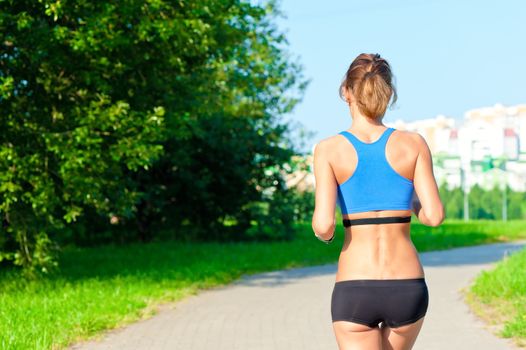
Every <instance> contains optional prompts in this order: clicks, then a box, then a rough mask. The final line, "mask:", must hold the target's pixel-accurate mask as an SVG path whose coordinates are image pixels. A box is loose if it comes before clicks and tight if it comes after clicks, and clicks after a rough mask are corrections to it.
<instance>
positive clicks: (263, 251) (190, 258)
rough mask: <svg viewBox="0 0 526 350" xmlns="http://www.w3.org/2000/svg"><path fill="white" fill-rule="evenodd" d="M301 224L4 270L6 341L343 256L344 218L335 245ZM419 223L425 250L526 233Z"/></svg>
mask: <svg viewBox="0 0 526 350" xmlns="http://www.w3.org/2000/svg"><path fill="white" fill-rule="evenodd" d="M298 227H299V231H300V233H299V234H298V238H297V239H296V240H294V241H293V242H274V243H180V242H157V243H150V244H130V245H127V246H114V245H108V246H103V247H97V248H82V249H80V248H71V247H70V248H67V249H65V250H64V251H63V253H62V254H61V256H60V266H61V268H60V272H59V273H57V274H54V275H52V276H49V277H47V278H46V279H44V280H40V281H34V282H29V283H28V282H25V281H24V280H23V279H22V278H21V277H20V276H19V275H17V274H16V273H15V272H14V271H0V288H1V289H0V305H1V307H0V349H61V348H65V347H66V346H67V345H69V344H71V343H74V342H77V341H79V340H82V339H86V338H90V337H92V336H94V335H98V334H101V333H102V332H101V331H103V330H105V329H109V328H113V327H118V326H121V325H125V324H127V323H130V322H132V321H135V320H138V319H140V318H143V317H149V316H150V315H152V314H153V313H155V311H156V307H157V306H158V305H159V304H160V303H163V302H168V301H176V300H179V299H181V298H184V297H185V296H188V295H190V294H194V293H197V292H198V291H199V290H201V289H204V288H209V287H212V286H217V285H222V284H226V283H229V282H231V281H233V280H235V279H237V278H239V277H240V276H241V275H243V274H252V273H257V272H263V271H271V270H277V269H287V268H293V267H300V266H311V265H319V264H325V263H336V262H337V259H338V255H339V252H340V249H341V246H342V242H343V227H341V225H339V227H338V229H337V232H336V238H335V240H334V242H333V243H332V244H329V245H326V244H323V243H322V242H320V241H318V240H317V239H316V238H315V237H314V234H313V233H312V230H311V227H310V223H306V224H301V225H298ZM411 230H412V239H413V241H414V243H415V246H416V247H417V249H418V250H419V251H420V252H423V251H428V250H437V249H446V248H451V247H457V246H467V245H476V244H484V243H491V242H499V241H506V240H514V239H519V238H526V222H525V221H521V222H519V221H509V222H507V223H503V222H491V221H476V222H472V223H468V224H466V223H464V222H462V221H451V222H445V223H444V224H442V225H441V226H440V227H426V226H423V225H420V224H418V223H416V222H415V223H413V224H412V227H411Z"/></svg>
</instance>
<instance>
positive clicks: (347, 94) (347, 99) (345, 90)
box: [343, 86, 352, 104]
mask: <svg viewBox="0 0 526 350" xmlns="http://www.w3.org/2000/svg"><path fill="white" fill-rule="evenodd" d="M343 94H344V96H345V102H347V104H351V101H352V94H351V93H350V91H349V89H348V88H347V86H344V87H343Z"/></svg>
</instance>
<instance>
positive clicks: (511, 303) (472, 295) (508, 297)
mask: <svg viewBox="0 0 526 350" xmlns="http://www.w3.org/2000/svg"><path fill="white" fill-rule="evenodd" d="M465 295H466V300H467V302H468V304H469V305H470V306H471V308H472V309H473V310H474V311H475V313H476V314H478V315H479V316H480V317H481V318H483V319H484V320H486V322H488V323H489V324H492V325H497V326H498V327H497V328H498V331H497V332H496V333H497V334H498V335H500V336H502V337H504V338H513V339H514V340H515V342H516V344H517V345H519V346H526V249H522V250H520V251H519V252H516V253H513V254H511V255H510V256H507V257H505V258H504V259H503V260H502V261H500V262H498V263H497V264H496V266H495V268H493V269H492V270H489V271H482V272H481V273H480V274H479V275H478V276H477V278H476V279H475V282H474V283H473V284H472V285H471V287H470V288H469V289H468V291H467V292H466V293H465Z"/></svg>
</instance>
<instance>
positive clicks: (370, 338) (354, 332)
mask: <svg viewBox="0 0 526 350" xmlns="http://www.w3.org/2000/svg"><path fill="white" fill-rule="evenodd" d="M332 326H333V329H334V334H335V336H336V342H337V343H338V349H339V350H363V349H367V350H382V331H381V329H380V328H379V327H378V326H376V327H369V326H366V325H364V324H360V323H355V322H349V321H335V322H333V323H332Z"/></svg>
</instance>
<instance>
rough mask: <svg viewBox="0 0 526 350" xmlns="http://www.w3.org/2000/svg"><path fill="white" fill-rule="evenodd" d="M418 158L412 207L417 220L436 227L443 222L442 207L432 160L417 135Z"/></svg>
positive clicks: (420, 137)
mask: <svg viewBox="0 0 526 350" xmlns="http://www.w3.org/2000/svg"><path fill="white" fill-rule="evenodd" d="M416 139H417V142H418V149H419V153H418V158H417V161H416V167H415V175H414V180H413V183H414V186H415V191H414V193H413V199H412V205H413V212H414V213H415V215H416V216H417V217H418V220H419V221H420V222H421V223H423V224H424V225H427V226H438V225H440V224H441V223H442V222H443V221H444V216H445V214H444V206H443V204H442V201H441V200H440V195H439V193H438V186H437V183H436V180H435V176H434V174H433V160H432V157H431V151H430V150H429V146H428V145H427V142H426V140H425V139H424V138H423V137H422V135H420V134H418V133H417V137H416Z"/></svg>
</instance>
